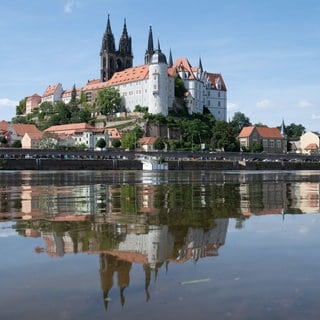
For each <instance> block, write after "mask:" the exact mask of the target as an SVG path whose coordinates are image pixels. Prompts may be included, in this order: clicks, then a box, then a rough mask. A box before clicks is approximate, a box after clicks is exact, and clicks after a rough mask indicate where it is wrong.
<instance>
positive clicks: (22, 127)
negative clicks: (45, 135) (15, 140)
mask: <svg viewBox="0 0 320 320" xmlns="http://www.w3.org/2000/svg"><path fill="white" fill-rule="evenodd" d="M12 127H13V130H14V131H15V132H16V134H17V136H20V137H23V136H24V135H25V133H30V134H33V133H35V134H39V133H41V131H40V130H39V129H38V128H37V127H36V126H35V125H34V124H23V123H13V124H12Z"/></svg>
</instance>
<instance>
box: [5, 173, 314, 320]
mask: <svg viewBox="0 0 320 320" xmlns="http://www.w3.org/2000/svg"><path fill="white" fill-rule="evenodd" d="M319 212H320V172H314V171H313V172H246V173H243V172H206V171H197V172H195V171H190V172H187V171H179V172H170V171H169V172H168V171H166V172H160V171H158V172H143V171H139V172H138V171H137V172H136V171H132V172H118V171H117V172H116V171H111V172H110V171H108V172H107V171H103V172H72V171H67V172H27V171H23V172H3V171H2V172H0V259H1V263H0V275H1V276H0V319H1V320H5V319H10V320H11V319H18V320H19V319H46V320H51V319H52V320H53V319H55V320H57V319H77V320H82V319H133V320H134V319H139V320H140V319H146V318H151V319H154V320H155V319H161V320H163V319H237V320H249V319H253V320H256V319H268V320H269V319H273V320H275V319H299V320H300V319H319V318H320V306H319V295H320V250H319V245H320V232H319V230H320V215H319Z"/></svg>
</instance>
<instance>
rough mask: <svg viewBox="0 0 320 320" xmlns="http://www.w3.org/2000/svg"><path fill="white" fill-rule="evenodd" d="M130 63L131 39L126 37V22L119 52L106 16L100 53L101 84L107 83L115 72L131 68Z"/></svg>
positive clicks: (131, 56) (131, 58)
mask: <svg viewBox="0 0 320 320" xmlns="http://www.w3.org/2000/svg"><path fill="white" fill-rule="evenodd" d="M132 62H133V55H132V44H131V37H129V36H128V31H127V25H126V21H124V26H123V31H122V35H121V38H120V42H119V50H116V46H115V40H114V36H113V33H112V30H111V24H110V17H109V15H108V21H107V27H106V30H105V33H104V35H103V39H102V45H101V51H100V65H101V68H100V80H101V81H102V82H104V81H108V80H109V79H111V77H112V76H113V74H114V73H115V72H117V71H122V70H124V69H126V68H130V67H132Z"/></svg>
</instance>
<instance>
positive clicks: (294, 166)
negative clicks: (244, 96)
mask: <svg viewBox="0 0 320 320" xmlns="http://www.w3.org/2000/svg"><path fill="white" fill-rule="evenodd" d="M142 167H143V166H142V162H140V161H139V160H128V159H125V160H124V159H106V160H102V159H101V160H85V159H0V170H142ZM168 169H169V170H320V162H289V161H288V162H271V161H270V162H264V161H256V162H254V161H252V162H246V163H243V162H238V161H223V160H221V161H218V160H212V161H199V160H189V161H188V160H185V161H183V160H172V161H168Z"/></svg>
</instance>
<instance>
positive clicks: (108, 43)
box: [101, 14, 115, 52]
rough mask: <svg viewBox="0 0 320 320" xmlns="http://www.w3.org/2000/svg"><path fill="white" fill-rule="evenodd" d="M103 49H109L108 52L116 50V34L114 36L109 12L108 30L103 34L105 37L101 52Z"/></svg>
mask: <svg viewBox="0 0 320 320" xmlns="http://www.w3.org/2000/svg"><path fill="white" fill-rule="evenodd" d="M102 51H108V52H114V51H115V42H114V36H113V33H112V30H111V24H110V16H109V14H108V20H107V27H106V31H105V33H104V35H103V39H102V46H101V52H102Z"/></svg>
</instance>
